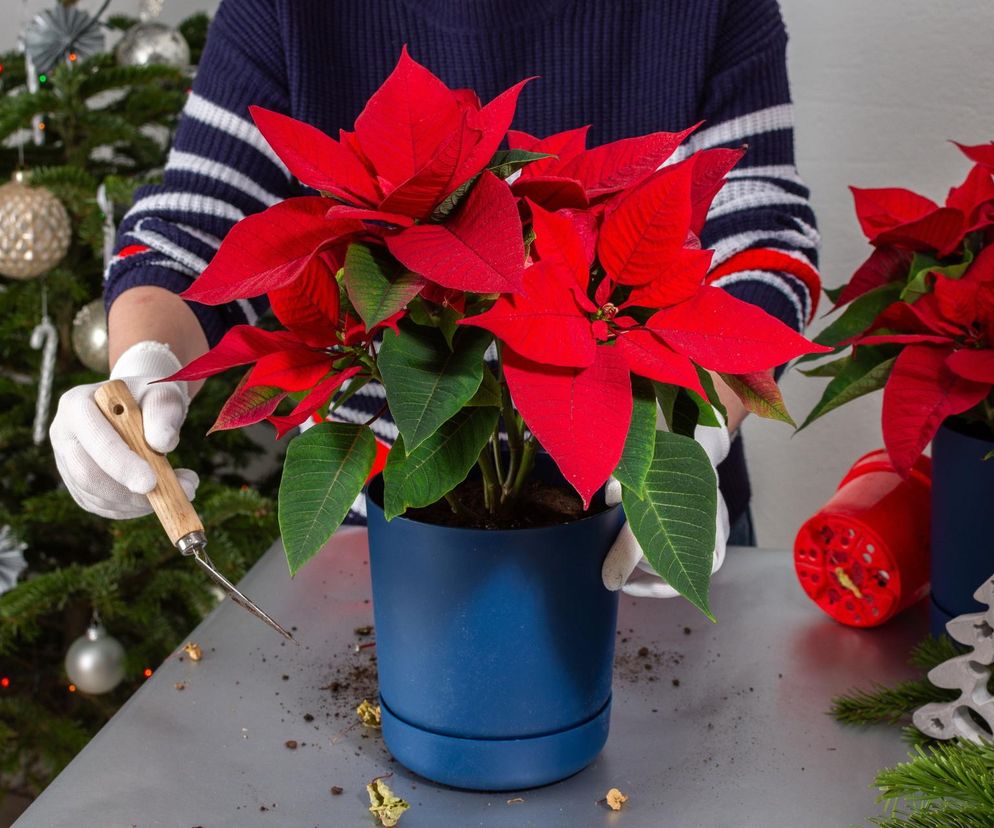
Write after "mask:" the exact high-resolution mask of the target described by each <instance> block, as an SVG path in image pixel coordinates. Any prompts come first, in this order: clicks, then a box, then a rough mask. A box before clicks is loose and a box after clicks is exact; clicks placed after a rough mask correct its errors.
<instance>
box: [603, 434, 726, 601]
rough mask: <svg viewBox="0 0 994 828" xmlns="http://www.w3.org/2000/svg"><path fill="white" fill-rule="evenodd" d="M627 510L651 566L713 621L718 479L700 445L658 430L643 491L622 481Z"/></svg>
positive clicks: (633, 530) (629, 519)
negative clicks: (710, 594)
mask: <svg viewBox="0 0 994 828" xmlns="http://www.w3.org/2000/svg"><path fill="white" fill-rule="evenodd" d="M621 500H622V503H623V505H624V507H625V516H626V517H627V518H628V523H629V525H630V526H631V529H632V532H633V533H634V535H635V539H636V540H637V541H638V542H639V545H640V546H641V547H642V551H643V553H644V554H645V556H646V558H647V559H648V560H649V563H650V564H651V565H652V568H653V569H655V570H656V572H658V573H659V574H660V575H661V576H662V577H663V578H665V579H666V581H667V582H668V583H669V584H670V585H671V586H672V587H673V588H674V589H675V590H676V591H677V592H679V593H680V594H681V595H683V596H684V597H685V598H686V599H687V600H688V601H690V602H691V603H692V604H693V605H694V606H696V607H697V608H698V609H700V610H701V612H703V613H704V614H705V615H706V616H707V617H708V618H710V619H711V620H712V621H713V620H714V616H713V615H712V614H711V608H710V605H709V603H708V589H709V585H710V582H711V564H712V561H713V558H714V542H715V519H716V515H717V510H718V480H717V476H716V475H715V472H714V469H713V468H712V467H711V461H710V460H708V456H707V453H706V452H705V451H704V449H703V448H702V447H701V445H700V444H699V443H698V442H696V441H695V440H692V439H691V438H689V437H684V436H682V435H680V434H672V433H670V432H666V431H657V432H656V440H655V451H654V453H653V457H652V463H651V464H650V466H649V471H648V474H647V475H646V478H645V487H644V490H643V496H642V497H641V498H640V497H639V496H638V494H637V493H636V492H633V491H632V490H631V489H628V488H625V487H622V494H621Z"/></svg>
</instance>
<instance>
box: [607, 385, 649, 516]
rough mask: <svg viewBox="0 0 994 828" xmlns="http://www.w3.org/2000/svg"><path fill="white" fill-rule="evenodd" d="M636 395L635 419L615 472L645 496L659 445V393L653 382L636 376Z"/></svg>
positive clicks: (627, 484) (633, 388)
mask: <svg viewBox="0 0 994 828" xmlns="http://www.w3.org/2000/svg"><path fill="white" fill-rule="evenodd" d="M632 397H633V400H632V401H633V403H634V404H633V406H632V421H631V424H630V425H629V426H628V436H627V437H626V438H625V449H624V451H623V452H622V454H621V460H620V461H618V466H617V468H616V469H615V470H614V476H615V477H616V478H618V481H619V482H620V483H621V485H622V486H625V487H626V488H628V489H631V490H632V491H633V492H635V493H636V494H637V495H638V496H639V497H641V496H642V490H643V487H644V484H645V476H646V474H648V472H649V464H650V463H652V454H653V449H654V448H655V445H656V395H655V393H654V391H653V387H652V382H651V381H650V380H647V379H645V378H644V377H639V376H633V377H632Z"/></svg>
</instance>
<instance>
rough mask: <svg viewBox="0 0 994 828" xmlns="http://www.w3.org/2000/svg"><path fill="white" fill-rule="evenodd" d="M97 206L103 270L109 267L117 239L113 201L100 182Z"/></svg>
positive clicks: (104, 185)
mask: <svg viewBox="0 0 994 828" xmlns="http://www.w3.org/2000/svg"><path fill="white" fill-rule="evenodd" d="M97 206H98V207H99V208H100V212H101V213H102V214H103V237H104V272H105V273H106V272H107V268H108V267H110V260H111V259H112V258H114V242H115V241H116V240H117V228H116V227H115V226H114V202H113V201H112V200H111V197H110V195H108V193H107V185H106V184H101V185H100V186H99V187H97Z"/></svg>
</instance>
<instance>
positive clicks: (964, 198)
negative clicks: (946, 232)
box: [946, 164, 994, 222]
mask: <svg viewBox="0 0 994 828" xmlns="http://www.w3.org/2000/svg"><path fill="white" fill-rule="evenodd" d="M991 200H994V179H992V178H991V171H990V170H989V169H987V168H985V167H982V166H980V165H979V164H978V165H976V166H974V167H972V168H971V169H970V172H969V173H968V174H967V176H966V180H965V181H964V182H963V183H962V184H960V185H959V186H958V187H953V188H952V189H951V190H950V191H949V195H948V196H946V206H947V207H953V208H955V209H957V210H959V211H960V212H961V213H962V214H963V215H964V216H966V217H967V220H968V221H969V222H972V221H973V220H974V218H975V217H976V216H975V213H976V212H977V211H978V210H980V209H981V208H982V207H983V206H984V205H985V204H988V203H989V202H990V201H991Z"/></svg>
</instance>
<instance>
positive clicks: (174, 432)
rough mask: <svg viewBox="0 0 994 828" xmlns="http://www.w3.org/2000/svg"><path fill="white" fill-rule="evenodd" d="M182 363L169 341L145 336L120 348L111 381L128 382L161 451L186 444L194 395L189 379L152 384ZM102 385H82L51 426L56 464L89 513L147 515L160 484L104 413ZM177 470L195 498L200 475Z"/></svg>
mask: <svg viewBox="0 0 994 828" xmlns="http://www.w3.org/2000/svg"><path fill="white" fill-rule="evenodd" d="M180 367H181V365H180V362H179V360H178V359H177V358H176V356H175V355H174V354H173V352H172V351H171V350H169V346H168V345H163V344H162V343H161V342H139V343H137V344H136V345H132V346H131V347H130V348H128V350H127V351H125V352H124V353H123V354H121V358H120V359H118V361H117V363H116V364H115V365H114V370H113V371H111V373H110V378H111V379H119V380H123V381H124V382H125V383H126V384H127V386H128V389H129V390H130V391H131V394H132V396H134V398H135V400H136V401H137V403H138V405H139V406H140V407H141V410H142V419H143V420H144V423H145V441H146V442H147V443H148V444H149V446H151V447H152V448H153V449H154V450H155V451H159V452H162V453H166V452H169V451H172V450H173V449H174V448H176V445H177V444H178V443H179V430H180V427H181V426H182V425H183V420H184V419H185V418H186V411H187V408H188V407H189V403H190V399H189V395H188V392H187V385H186V383H185V382H164V383H159V384H156V385H152V384H151V383H152V382H154V381H155V380H158V379H161V378H162V377H168V376H169V375H170V374H174V373H176V371H178V370H179V369H180ZM100 385H102V383H94V384H91V385H78V386H76V387H75V388H72V389H70V390H69V391H66V393H65V394H63V395H62V398H61V399H60V400H59V410H58V411H57V412H56V414H55V419H53V420H52V427H51V429H49V437H50V438H51V441H52V450H53V451H54V452H55V463H56V465H57V466H58V469H59V474H61V475H62V480H63V481H64V482H65V484H66V488H67V489H68V490H69V493H70V494H71V495H72V497H73V500H75V501H76V502H77V503H78V504H79V505H80V506H82V507H83V508H84V509H86V510H87V511H88V512H93V513H94V514H97V515H101V516H102V517H106V518H113V519H122V518H133V517H140V516H141V515H147V514H148V513H149V512H151V511H152V507H151V506H149V503H148V497H147V495H148V493H149V492H150V491H152V489H154V488H155V474H154V473H153V471H152V467H151V466H150V465H149V464H148V463H147V462H145V460H143V459H142V458H141V457H139V456H138V455H137V454H135V452H133V451H132V450H131V449H129V448H128V447H127V445H126V444H125V442H124V440H122V439H121V437H120V435H119V434H118V433H117V432H116V431H115V430H114V427H113V426H112V425H111V424H110V423H109V422H107V420H106V419H105V418H104V415H103V414H101V413H100V409H99V408H97V404H96V402H95V401H94V399H93V392H94V391H96V389H97V388H99V387H100ZM176 476H177V477H178V478H179V482H180V485H181V486H182V487H183V491H184V492H185V493H186V496H187V497H188V498H190V500H193V495H194V493H195V492H196V491H197V484H198V483H199V482H200V481H199V478H198V477H197V475H196V473H195V472H193V471H191V470H190V469H177V470H176Z"/></svg>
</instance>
